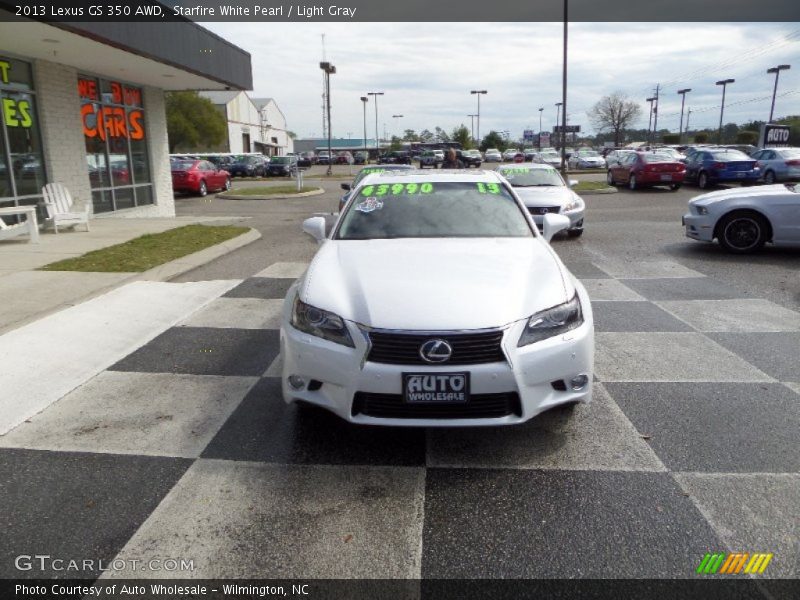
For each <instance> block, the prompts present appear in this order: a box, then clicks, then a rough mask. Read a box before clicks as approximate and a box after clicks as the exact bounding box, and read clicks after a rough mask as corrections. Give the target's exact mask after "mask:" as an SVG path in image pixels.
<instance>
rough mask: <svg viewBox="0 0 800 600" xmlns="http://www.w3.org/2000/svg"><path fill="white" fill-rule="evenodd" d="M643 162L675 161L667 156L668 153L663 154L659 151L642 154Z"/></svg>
mask: <svg viewBox="0 0 800 600" xmlns="http://www.w3.org/2000/svg"><path fill="white" fill-rule="evenodd" d="M642 156H643V158H644V160H645V162H649V163H656V162H675V159H674V158H672V157H671V156H669V155H668V154H663V153H661V152H659V153H658V154H644V155H642Z"/></svg>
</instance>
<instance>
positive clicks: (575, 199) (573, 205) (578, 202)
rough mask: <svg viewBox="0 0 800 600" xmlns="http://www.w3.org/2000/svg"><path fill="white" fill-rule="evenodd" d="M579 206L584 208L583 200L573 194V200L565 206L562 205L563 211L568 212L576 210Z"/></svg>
mask: <svg viewBox="0 0 800 600" xmlns="http://www.w3.org/2000/svg"><path fill="white" fill-rule="evenodd" d="M579 208H583V200H581V199H580V198H578V197H577V196H573V197H572V200H570V201H569V202H567V203H566V204H565V205H564V206H562V207H561V212H566V211H569V210H576V209H579Z"/></svg>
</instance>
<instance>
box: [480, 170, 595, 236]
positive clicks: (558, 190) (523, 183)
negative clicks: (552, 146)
mask: <svg viewBox="0 0 800 600" xmlns="http://www.w3.org/2000/svg"><path fill="white" fill-rule="evenodd" d="M495 170H496V171H497V172H498V173H500V174H501V175H502V176H503V177H504V178H505V179H506V180H507V181H508V183H510V184H511V186H512V187H513V188H514V191H515V192H516V193H517V195H518V196H519V197H520V198H521V199H522V203H523V204H524V205H525V207H526V208H527V209H528V212H530V213H531V215H533V220H534V222H535V223H536V225H537V226H538V227H539V230H540V231H541V230H542V227H543V225H544V215H547V214H553V213H555V214H561V215H564V216H566V217H567V218H568V219H569V227H567V235H568V236H570V237H580V236H581V235H583V216H584V212H585V210H586V203H585V202H584V201H583V199H582V198H581V197H580V196H578V194H576V193H575V192H573V191H572V190H571V189H570V188H571V187H572V186H573V185H575V184H576V183H577V182H576V181H570V182H569V185H567V184H566V182H565V181H564V179H563V178H562V177H561V173H559V172H558V171H556V170H555V169H554V168H553V167H551V166H550V165H545V164H541V163H530V164H515V165H502V166H499V167H497V169H495Z"/></svg>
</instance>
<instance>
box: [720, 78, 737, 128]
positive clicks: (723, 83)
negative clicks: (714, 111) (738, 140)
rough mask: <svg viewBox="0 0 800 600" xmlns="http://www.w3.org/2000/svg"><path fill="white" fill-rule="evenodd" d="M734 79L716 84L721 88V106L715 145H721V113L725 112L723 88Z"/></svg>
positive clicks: (723, 80)
mask: <svg viewBox="0 0 800 600" xmlns="http://www.w3.org/2000/svg"><path fill="white" fill-rule="evenodd" d="M734 81H736V80H735V79H722V80H720V81H718V82H717V85H721V86H722V104H721V105H720V107H719V134H718V135H717V143H719V144H721V143H722V113H723V112H724V111H725V88H727V87H728V84H729V83H733V82H734Z"/></svg>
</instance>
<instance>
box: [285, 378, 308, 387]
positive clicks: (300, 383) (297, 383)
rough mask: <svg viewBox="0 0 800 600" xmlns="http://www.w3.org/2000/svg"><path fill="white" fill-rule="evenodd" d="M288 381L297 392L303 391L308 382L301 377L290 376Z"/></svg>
mask: <svg viewBox="0 0 800 600" xmlns="http://www.w3.org/2000/svg"><path fill="white" fill-rule="evenodd" d="M287 381H288V382H289V385H290V386H292V387H293V388H294V389H296V390H300V389H303V388H304V387H305V385H306V380H305V379H303V378H302V377H300V376H299V375H289V378H288V380H287Z"/></svg>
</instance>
